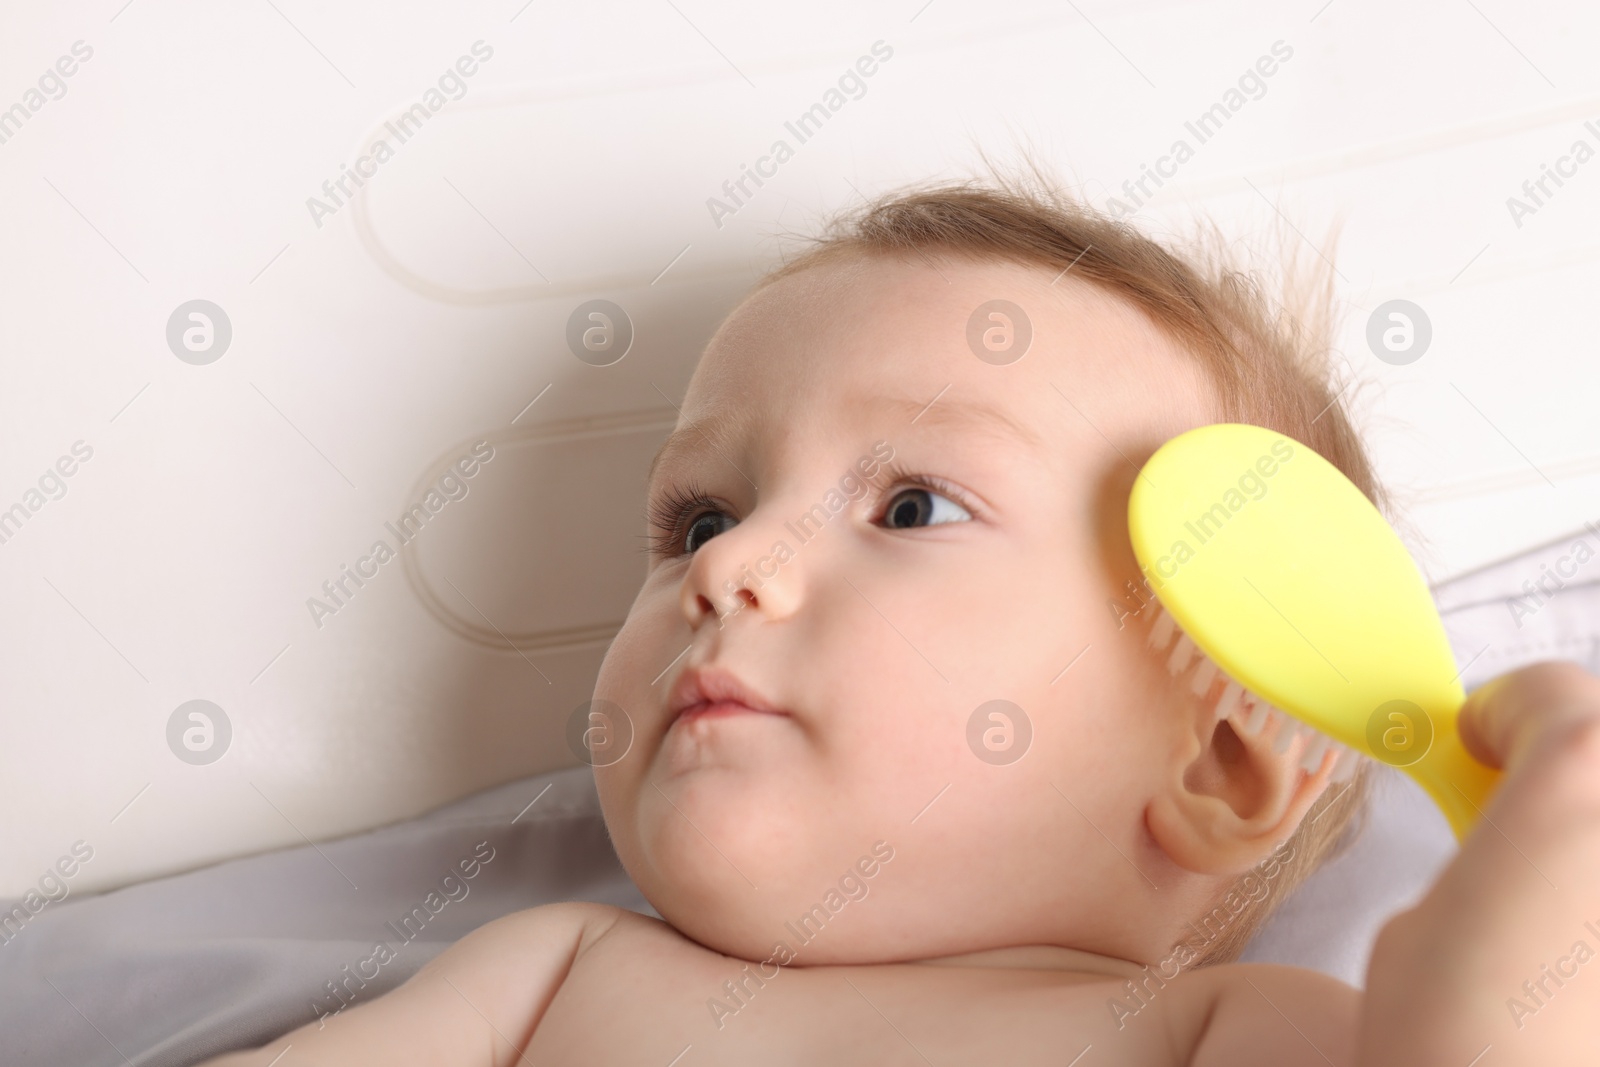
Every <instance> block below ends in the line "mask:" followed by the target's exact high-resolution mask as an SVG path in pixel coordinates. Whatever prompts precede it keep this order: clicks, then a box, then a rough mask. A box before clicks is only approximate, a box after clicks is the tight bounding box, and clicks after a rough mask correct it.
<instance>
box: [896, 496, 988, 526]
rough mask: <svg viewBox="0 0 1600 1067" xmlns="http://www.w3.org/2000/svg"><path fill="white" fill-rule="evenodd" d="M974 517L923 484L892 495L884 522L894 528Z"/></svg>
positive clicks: (931, 524) (958, 520) (933, 524)
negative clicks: (923, 486)
mask: <svg viewBox="0 0 1600 1067" xmlns="http://www.w3.org/2000/svg"><path fill="white" fill-rule="evenodd" d="M970 518H972V513H971V512H969V511H968V510H967V509H966V508H964V507H962V506H961V505H960V504H958V503H956V502H955V501H954V500H951V499H950V498H949V497H947V496H945V495H944V494H943V493H936V492H934V491H932V490H931V489H924V488H922V487H920V486H913V487H911V488H907V489H902V490H900V491H899V492H898V493H896V494H895V495H894V496H892V497H890V498H889V504H888V507H886V508H885V509H884V513H883V522H884V525H885V526H887V527H889V529H891V530H908V529H914V528H916V527H918V526H938V525H941V524H943V523H947V522H960V521H962V520H963V519H970Z"/></svg>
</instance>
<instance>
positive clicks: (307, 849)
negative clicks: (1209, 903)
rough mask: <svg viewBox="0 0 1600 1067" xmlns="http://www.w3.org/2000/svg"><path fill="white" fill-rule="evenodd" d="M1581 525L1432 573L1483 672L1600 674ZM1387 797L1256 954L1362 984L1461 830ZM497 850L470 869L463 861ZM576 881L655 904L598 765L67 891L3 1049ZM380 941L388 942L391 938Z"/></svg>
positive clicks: (142, 1046) (23, 971) (465, 918)
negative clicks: (136, 878)
mask: <svg viewBox="0 0 1600 1067" xmlns="http://www.w3.org/2000/svg"><path fill="white" fill-rule="evenodd" d="M1579 538H1585V539H1587V540H1588V542H1589V543H1590V544H1591V545H1592V546H1593V547H1594V548H1596V549H1600V534H1591V533H1590V532H1588V531H1580V532H1578V533H1575V534H1574V535H1573V536H1572V537H1569V538H1564V539H1562V540H1561V541H1558V542H1553V543H1552V544H1551V545H1548V546H1542V547H1541V548H1539V549H1535V550H1532V551H1530V552H1528V553H1525V554H1523V555H1520V556H1518V557H1516V558H1514V559H1510V560H1506V561H1504V562H1502V563H1500V564H1496V565H1495V566H1493V567H1489V568H1485V569H1484V570H1482V571H1480V572H1478V573H1475V574H1472V575H1467V576H1465V577H1463V578H1460V579H1457V580H1455V581H1453V582H1451V583H1449V584H1448V585H1444V586H1440V587H1438V588H1436V589H1435V590H1434V594H1435V598H1436V600H1437V601H1438V603H1439V605H1440V608H1441V611H1442V612H1443V614H1444V617H1445V624H1446V629H1447V630H1448V631H1449V632H1450V637H1451V642H1452V645H1453V646H1454V649H1455V652H1456V657H1457V662H1458V663H1463V664H1466V668H1465V670H1464V672H1463V674H1462V679H1463V682H1464V684H1466V686H1467V687H1468V688H1469V689H1470V688H1473V687H1475V686H1476V685H1478V684H1481V683H1482V682H1483V681H1485V680H1487V679H1488V678H1490V677H1492V676H1494V675H1495V674H1499V673H1501V672H1503V671H1506V670H1509V669H1511V668H1512V667H1514V666H1517V665H1518V664H1521V663H1526V662H1530V661H1532V660H1535V659H1542V658H1551V657H1561V658H1568V659H1574V660H1577V661H1579V662H1582V663H1584V664H1585V665H1586V666H1587V667H1588V669H1589V670H1591V671H1595V672H1597V673H1600V582H1596V581H1589V582H1587V583H1579V582H1577V581H1576V580H1575V579H1574V580H1572V581H1569V582H1567V584H1566V585H1565V586H1564V587H1563V588H1560V589H1557V590H1555V595H1554V596H1548V597H1546V596H1541V597H1540V598H1539V600H1540V601H1542V602H1541V603H1538V604H1534V603H1533V601H1531V600H1529V599H1528V594H1527V592H1526V590H1525V588H1524V586H1523V583H1524V581H1526V580H1538V579H1539V578H1540V577H1541V575H1543V574H1545V571H1544V570H1543V569H1542V568H1545V567H1553V566H1555V564H1556V562H1557V561H1558V560H1559V559H1561V558H1562V555H1563V553H1564V552H1567V553H1568V555H1569V556H1570V552H1569V551H1568V550H1569V549H1570V546H1571V545H1572V544H1573V543H1574V542H1575V541H1576V540H1578V539H1579ZM1569 568H1570V564H1569ZM1594 569H1600V562H1594V563H1590V564H1589V565H1588V567H1587V568H1586V571H1587V570H1594ZM1584 576H1587V574H1586V573H1585V575H1584ZM1550 587H1551V586H1549V583H1548V581H1547V588H1550ZM1513 603H1516V604H1520V605H1522V609H1523V610H1521V611H1520V612H1519V611H1514V610H1513ZM1529 607H1533V608H1535V609H1536V610H1535V611H1534V613H1533V614H1531V615H1530V614H1527V610H1526V609H1527V608H1529ZM1375 799H1376V801H1377V803H1376V804H1375V807H1374V809H1373V812H1372V817H1371V819H1370V820H1369V823H1368V825H1367V826H1366V828H1365V830H1364V832H1362V833H1361V834H1360V835H1358V836H1356V837H1355V838H1354V843H1353V844H1352V846H1351V847H1350V848H1349V849H1348V850H1347V851H1346V852H1345V853H1344V854H1343V855H1341V856H1340V857H1339V858H1338V859H1336V860H1334V861H1333V862H1332V863H1330V864H1328V865H1327V866H1326V867H1324V868H1323V869H1322V870H1320V871H1318V872H1317V874H1316V875H1314V876H1313V877H1312V878H1311V879H1309V880H1308V881H1307V882H1306V883H1305V885H1304V886H1302V887H1301V889H1300V890H1299V892H1297V893H1296V894H1295V896H1293V897H1292V898H1291V899H1290V900H1289V901H1287V902H1286V903H1285V905H1284V907H1283V908H1282V909H1281V910H1280V911H1279V912H1278V914H1277V915H1276V916H1275V917H1274V919H1273V921H1272V922H1271V923H1270V924H1269V925H1268V926H1267V927H1266V928H1265V929H1264V930H1263V931H1262V932H1261V934H1260V935H1259V936H1258V937H1257V938H1256V940H1255V941H1254V942H1252V944H1251V945H1250V947H1249V949H1248V950H1247V952H1246V955H1245V958H1246V959H1253V960H1264V961H1274V962H1282V963H1292V964H1297V965H1299V966H1305V967H1313V968H1316V969H1318V970H1323V971H1326V972H1327V973H1329V974H1333V975H1335V976H1337V977H1340V978H1343V979H1344V980H1345V981H1348V982H1350V983H1351V984H1353V985H1360V984H1361V982H1362V977H1363V974H1364V971H1365V967H1366V958H1367V954H1368V951H1369V950H1370V946H1371V943H1372V940H1373V937H1374V936H1375V935H1376V932H1377V930H1378V928H1379V927H1380V926H1381V925H1382V923H1383V921H1384V919H1385V918H1386V917H1387V916H1388V915H1390V914H1392V913H1393V912H1394V911H1396V910H1399V909H1401V908H1404V907H1407V906H1409V905H1410V904H1411V903H1412V902H1414V901H1415V900H1416V899H1417V898H1418V897H1419V896H1420V895H1421V894H1422V893H1423V892H1424V891H1425V890H1426V888H1427V886H1428V884H1429V882H1430V881H1431V879H1432V878H1433V876H1434V874H1435V873H1436V872H1437V870H1438V869H1439V867H1440V866H1441V865H1443V864H1444V863H1446V862H1448V860H1449V858H1450V856H1451V855H1452V854H1453V852H1454V847H1455V846H1454V840H1453V838H1452V837H1451V836H1450V832H1449V830H1448V828H1447V827H1446V825H1445V823H1444V820H1443V819H1442V818H1441V817H1440V816H1439V814H1438V812H1437V811H1436V810H1435V809H1434V808H1433V806H1432V804H1431V802H1430V801H1428V800H1427V798H1426V797H1425V796H1424V795H1423V794H1422V792H1421V790H1420V789H1418V788H1417V787H1416V786H1415V785H1413V784H1412V782H1411V780H1410V779H1409V778H1406V777H1405V776H1404V775H1402V774H1400V773H1398V772H1395V771H1392V770H1389V769H1387V768H1384V769H1383V773H1382V774H1381V775H1380V783H1379V788H1378V790H1377V793H1376V798H1375ZM530 802H531V806H529V805H530ZM490 849H492V852H493V858H492V859H490V860H489V861H488V862H487V863H483V862H479V863H478V865H477V867H476V868H475V869H473V874H472V876H471V877H470V878H469V877H467V876H466V874H465V870H464V869H463V868H462V867H460V866H459V865H460V864H462V863H463V862H466V863H467V864H468V867H469V868H471V863H472V861H474V860H475V859H477V858H478V857H479V856H480V855H487V854H488V852H487V850H490ZM430 892H432V893H434V894H435V895H434V896H433V897H432V898H430V897H429V893H430ZM560 900H592V901H600V902H604V903H610V904H616V905H619V906H622V907H627V908H632V909H634V910H636V911H640V912H643V913H645V914H650V915H653V914H655V913H654V911H653V910H651V909H650V907H649V906H648V905H647V904H646V903H645V902H644V900H643V898H642V897H640V895H639V894H638V891H637V890H636V889H635V888H634V886H633V884H632V883H631V882H630V881H629V880H628V878H627V876H626V875H625V874H624V872H623V871H622V869H621V866H620V865H619V864H618V863H617V860H616V857H615V854H614V853H613V852H612V849H611V846H610V842H609V840H608V839H607V837H606V833H605V826H604V823H603V822H602V821H601V818H600V812H599V805H598V802H597V799H596V797H595V794H594V786H593V781H592V778H591V775H590V771H589V770H588V768H586V767H579V768H575V769H572V770H568V771H559V772H556V773H554V774H550V775H541V776H537V777H534V778H529V779H525V780H522V781H518V782H512V783H509V784H507V785H504V786H501V787H498V788H495V789H491V790H488V791H486V792H483V793H480V794H477V795H475V796H472V797H469V798H467V799H465V800H461V801H458V802H457V803H454V804H451V805H448V806H446V807H443V808H440V809H438V810H436V811H433V812H430V813H428V814H426V815H424V816H421V817H419V818H417V819H413V820H410V821H407V822H403V823H399V824H396V825H394V826H389V827H385V828H382V829H379V830H374V831H370V832H367V833H363V834H358V835H354V836H351V837H347V838H343V839H340V840H337V841H325V842H320V843H318V844H317V845H314V846H311V845H308V846H302V847H299V848H290V849H284V850H281V851H278V852H271V853H266V854H263V855H260V856H252V857H249V858H246V859H240V860H233V861H230V862H227V863H220V864H217V865H215V866H212V867H207V868H204V869H202V870H198V871H191V872H189V873H186V874H183V875H179V876H176V877H171V878H163V879H158V880H154V881H150V882H144V883H141V884H138V885H134V886H130V887H127V888H124V889H120V890H116V891H114V892H109V893H104V894H101V895H99V896H92V897H76V896H74V897H69V898H68V899H67V900H65V901H63V902H62V903H60V904H54V905H50V906H49V907H46V908H45V909H44V910H42V911H41V912H39V913H38V915H36V916H34V917H33V918H32V919H31V920H30V921H28V922H27V923H26V924H25V925H24V926H23V927H22V929H21V930H20V931H19V932H18V933H16V935H15V936H13V937H12V938H11V939H10V940H9V941H4V942H3V943H0V1065H3V1067H34V1065H39V1067H45V1065H48V1067H56V1065H67V1064H70V1065H75V1067H113V1065H118V1064H131V1065H134V1067H187V1065H190V1064H193V1063H196V1062H198V1061H200V1060H202V1059H205V1058H207V1057H209V1056H213V1055H216V1054H217V1053H220V1052H225V1051H228V1050H230V1049H236V1048H242V1047H247V1046H251V1045H257V1044H261V1043H264V1042H266V1041H268V1040H270V1039H272V1038H273V1037H275V1036H277V1035H279V1034H281V1033H284V1032H285V1031H287V1030H290V1029H293V1028H295V1027H297V1026H300V1025H302V1024H304V1023H307V1022H311V1021H314V1020H315V1019H316V1018H317V1017H318V1015H319V1014H320V1013H322V1012H326V1011H332V1010H335V1009H336V1008H337V1007H338V1005H339V1003H340V1001H339V1000H338V999H336V998H335V995H334V993H333V992H331V989H332V988H333V986H335V985H339V984H341V983H342V988H343V989H344V990H346V991H347V992H345V994H344V995H345V996H346V997H347V998H349V999H351V1000H353V1001H357V1002H359V1000H367V999H370V998H372V997H374V996H377V995H379V994H381V993H383V992H385V991H387V990H389V989H392V988H394V987H395V986H396V985H398V984H400V983H401V982H402V981H404V980H405V979H406V978H407V977H409V976H410V975H411V974H412V973H414V972H415V971H416V970H417V968H418V967H420V966H421V965H422V964H423V963H424V962H426V961H427V960H429V959H431V958H432V957H433V956H434V955H435V954H437V953H438V952H440V951H442V950H443V949H444V948H445V947H446V946H447V945H449V944H450V943H451V942H453V941H455V940H457V939H458V938H460V937H462V936H463V935H465V934H466V933H467V932H469V931H470V930H472V929H474V928H475V927H477V926H479V925H481V924H483V923H485V922H488V921H489V920H491V919H494V918H498V917H499V916H501V915H504V914H507V913H509V912H512V911H515V910H518V909H520V908H527V907H532V906H535V905H538V904H544V903H549V902H553V901H560ZM10 903H14V902H10ZM8 908H9V904H0V913H3V911H4V910H6V909H8ZM408 916H409V923H408V920H407V917H408ZM379 942H383V943H384V944H385V945H386V946H388V949H387V951H388V952H391V953H392V959H388V960H387V961H384V959H383V957H382V955H381V954H375V952H374V949H375V947H376V946H377V944H378V943H379ZM364 975H368V976H371V977H364ZM357 998H359V1000H357Z"/></svg>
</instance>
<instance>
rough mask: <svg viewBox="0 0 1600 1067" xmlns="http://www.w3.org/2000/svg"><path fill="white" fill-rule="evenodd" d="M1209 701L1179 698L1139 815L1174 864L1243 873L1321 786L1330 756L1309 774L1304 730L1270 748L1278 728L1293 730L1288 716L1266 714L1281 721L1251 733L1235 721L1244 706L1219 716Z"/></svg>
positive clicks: (1295, 821) (1288, 829)
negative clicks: (1174, 727) (1176, 727)
mask: <svg viewBox="0 0 1600 1067" xmlns="http://www.w3.org/2000/svg"><path fill="white" fill-rule="evenodd" d="M1185 696H1187V694H1185ZM1212 704H1213V702H1212V701H1200V700H1196V699H1194V698H1192V697H1190V698H1188V699H1187V700H1184V701H1182V702H1181V703H1180V707H1181V708H1182V709H1183V710H1182V714H1183V715H1184V716H1185V718H1184V724H1183V727H1182V729H1181V731H1180V732H1179V733H1178V734H1177V735H1175V736H1174V738H1173V744H1172V745H1171V746H1170V747H1169V749H1168V750H1167V752H1166V753H1165V755H1164V757H1163V758H1164V760H1165V763H1164V765H1163V766H1162V768H1161V776H1160V778H1159V780H1158V783H1157V788H1156V793H1155V795H1154V796H1153V797H1152V798H1151V800H1150V806H1149V807H1148V808H1147V809H1146V812H1145V818H1146V823H1147V824H1148V825H1149V827H1150V833H1151V834H1152V835H1153V836H1154V837H1155V839H1156V842H1157V843H1158V844H1159V845H1160V846H1161V847H1162V848H1163V849H1164V850H1165V851H1166V853H1167V855H1168V856H1170V857H1172V859H1173V861H1174V862H1175V863H1177V864H1178V865H1179V866H1181V867H1184V868H1186V869H1188V870H1191V871H1194V872H1196V873H1199V874H1242V873H1244V872H1245V871H1246V870H1248V869H1249V868H1250V867H1251V866H1253V865H1254V864H1256V863H1258V862H1260V861H1261V860H1262V859H1264V858H1265V857H1266V856H1267V854H1268V853H1270V852H1271V851H1272V850H1273V849H1274V848H1275V847H1277V845H1278V844H1279V843H1281V842H1283V841H1285V840H1287V839H1288V838H1289V837H1290V835H1292V834H1293V833H1294V831H1295V830H1296V829H1297V828H1298V827H1299V825H1300V820H1301V819H1303V818H1304V817H1305V814H1306V812H1307V811H1308V810H1309V809H1310V808H1311V805H1312V804H1314V803H1316V800H1317V798H1318V797H1319V796H1321V795H1322V792H1323V790H1324V789H1325V788H1326V787H1327V785H1328V781H1329V779H1330V777H1331V776H1332V774H1333V765H1334V760H1332V759H1324V761H1323V763H1322V766H1321V768H1320V769H1319V770H1318V772H1317V773H1316V774H1308V773H1307V772H1306V771H1305V770H1304V769H1302V768H1301V766H1300V761H1301V760H1302V759H1303V758H1304V756H1305V752H1306V749H1307V748H1308V747H1310V745H1311V744H1312V735H1311V734H1310V733H1309V731H1299V734H1298V736H1293V737H1292V739H1291V740H1290V742H1289V744H1288V745H1287V746H1286V747H1285V748H1284V751H1283V752H1281V753H1280V752H1275V751H1274V750H1273V748H1274V742H1275V741H1279V735H1280V734H1281V733H1282V732H1283V731H1286V730H1291V731H1292V730H1293V729H1294V727H1293V725H1292V723H1291V722H1290V720H1289V717H1288V716H1287V715H1282V716H1273V718H1278V719H1281V720H1282V724H1281V725H1280V726H1279V727H1278V728H1277V729H1273V728H1272V727H1271V726H1270V725H1269V726H1267V727H1264V728H1262V729H1260V730H1258V731H1257V732H1256V734H1255V736H1253V737H1252V736H1250V735H1249V734H1248V733H1246V731H1245V729H1244V727H1243V726H1242V725H1241V726H1239V727H1237V728H1236V727H1235V725H1234V724H1235V723H1236V722H1243V721H1245V720H1247V719H1248V709H1241V710H1240V712H1239V713H1238V714H1237V715H1235V716H1232V717H1230V718H1228V719H1223V720H1220V721H1219V720H1218V719H1217V718H1216V714H1215V711H1214V710H1213V708H1212ZM1280 743H1281V742H1280Z"/></svg>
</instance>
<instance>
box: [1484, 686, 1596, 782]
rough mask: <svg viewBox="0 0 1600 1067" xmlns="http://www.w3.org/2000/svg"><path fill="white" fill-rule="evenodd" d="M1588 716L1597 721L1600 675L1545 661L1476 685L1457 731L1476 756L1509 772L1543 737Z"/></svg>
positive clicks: (1554, 734) (1547, 736) (1546, 737)
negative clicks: (1599, 676)
mask: <svg viewBox="0 0 1600 1067" xmlns="http://www.w3.org/2000/svg"><path fill="white" fill-rule="evenodd" d="M1592 719H1600V678H1596V677H1595V676H1594V675H1592V674H1590V673H1589V672H1588V671H1586V670H1584V669H1583V668H1582V667H1580V666H1579V665H1578V664H1576V663H1571V662H1568V661H1565V660H1544V661H1541V662H1539V663H1534V664H1530V665H1529V666H1526V667H1522V668H1519V669H1517V670H1514V671H1511V672H1509V673H1507V674H1502V675H1500V676H1498V677H1496V678H1493V679H1491V680H1490V681H1488V682H1485V683H1484V684H1483V685H1481V686H1479V687H1478V688H1477V689H1474V690H1473V691H1472V693H1471V694H1470V695H1469V696H1468V697H1467V699H1466V702H1465V703H1464V704H1462V706H1461V715H1460V718H1459V720H1458V726H1457V729H1458V730H1459V731H1460V733H1461V743H1462V744H1463V745H1464V746H1465V747H1466V750H1467V752H1468V753H1469V754H1471V756H1472V757H1473V758H1474V759H1476V760H1478V761H1479V762H1482V763H1485V764H1488V765H1489V766H1491V767H1497V768H1504V769H1507V770H1509V769H1511V768H1512V767H1514V766H1517V765H1519V764H1520V763H1521V762H1522V761H1523V760H1525V759H1526V758H1527V754H1528V752H1529V751H1530V750H1531V749H1533V748H1534V747H1536V746H1537V745H1539V744H1540V743H1541V742H1542V741H1543V740H1545V739H1548V738H1550V737H1553V736H1556V735H1558V734H1560V733H1562V732H1563V730H1564V729H1566V728H1567V727H1569V726H1571V725H1572V724H1573V723H1574V722H1575V721H1577V720H1592Z"/></svg>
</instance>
